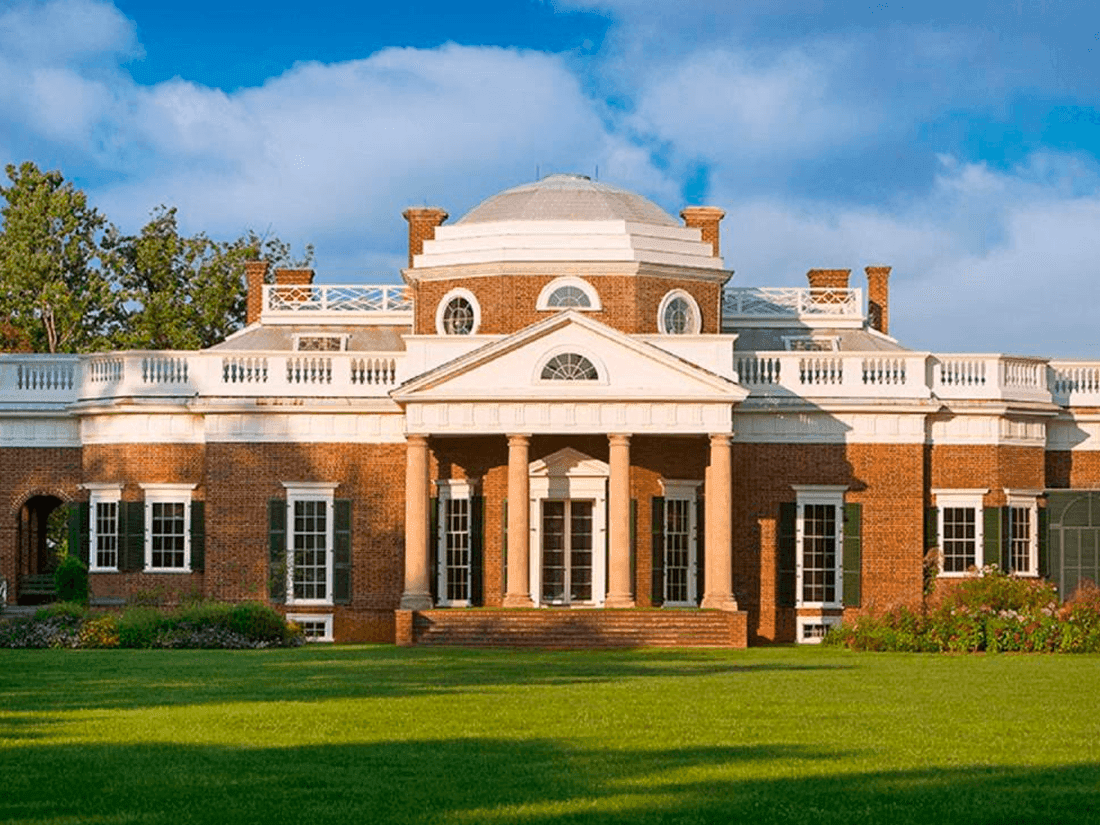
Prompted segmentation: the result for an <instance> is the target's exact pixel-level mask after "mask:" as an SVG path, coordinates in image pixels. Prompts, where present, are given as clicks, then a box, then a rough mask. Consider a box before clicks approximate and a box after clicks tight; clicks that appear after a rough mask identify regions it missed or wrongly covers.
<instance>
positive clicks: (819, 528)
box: [795, 485, 846, 607]
mask: <svg viewBox="0 0 1100 825" xmlns="http://www.w3.org/2000/svg"><path fill="white" fill-rule="evenodd" d="M845 489H846V488H844V487H838V486H835V485H799V486H796V487H795V492H796V493H797V507H798V510H797V524H796V531H797V532H796V556H795V564H796V571H795V572H796V578H795V581H796V584H795V594H796V605H797V606H798V607H840V606H841V604H842V598H843V595H844V584H843V575H844V574H843V569H844V565H843V558H844V491H845Z"/></svg>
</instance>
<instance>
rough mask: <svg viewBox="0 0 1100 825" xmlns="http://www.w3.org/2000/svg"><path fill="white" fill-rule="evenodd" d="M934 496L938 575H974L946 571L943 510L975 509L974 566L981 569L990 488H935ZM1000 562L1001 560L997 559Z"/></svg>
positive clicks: (957, 571) (959, 576) (957, 576)
mask: <svg viewBox="0 0 1100 825" xmlns="http://www.w3.org/2000/svg"><path fill="white" fill-rule="evenodd" d="M931 492H932V497H933V500H934V502H935V505H936V537H937V541H936V544H937V546H938V547H939V552H940V563H939V573H938V575H939V576H940V577H942V578H945V579H960V578H965V577H967V576H970V575H972V574H971V573H970V571H969V570H953V571H946V570H944V569H943V540H944V539H943V511H944V508H946V507H950V508H953V509H962V510H973V511H974V567H975V568H976V569H978V570H981V569H982V567H983V566H985V564H986V561H985V509H984V500H983V498H984V496H985V494H986V493H988V492H989V490H988V489H981V488H971V489H955V490H948V489H939V488H936V489H933V490H932V491H931ZM997 562H998V563H1000V560H999V559H998V560H997Z"/></svg>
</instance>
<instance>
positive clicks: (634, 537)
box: [630, 498, 638, 603]
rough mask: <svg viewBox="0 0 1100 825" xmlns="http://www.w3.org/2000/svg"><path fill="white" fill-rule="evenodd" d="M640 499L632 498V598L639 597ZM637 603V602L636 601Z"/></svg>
mask: <svg viewBox="0 0 1100 825" xmlns="http://www.w3.org/2000/svg"><path fill="white" fill-rule="evenodd" d="M637 548H638V499H636V498H632V499H630V598H632V599H635V600H637V598H638V582H637V579H638V552H637ZM635 603H637V602H636V601H635Z"/></svg>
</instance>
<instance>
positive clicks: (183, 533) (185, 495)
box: [141, 484, 195, 573]
mask: <svg viewBox="0 0 1100 825" xmlns="http://www.w3.org/2000/svg"><path fill="white" fill-rule="evenodd" d="M141 488H142V490H143V491H144V492H145V570H146V572H153V573H181V572H188V571H190V569H191V492H192V491H193V490H194V489H195V485H194V484H142V485H141Z"/></svg>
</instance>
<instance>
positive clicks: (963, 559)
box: [940, 507, 977, 573]
mask: <svg viewBox="0 0 1100 825" xmlns="http://www.w3.org/2000/svg"><path fill="white" fill-rule="evenodd" d="M976 538H977V513H976V509H975V508H974V507H944V508H943V536H942V538H941V542H940V543H941V544H942V545H943V546H942V547H941V548H940V552H941V554H942V555H943V572H944V573H965V572H966V571H967V570H969V569H970V568H971V567H973V566H974V564H975V559H976V558H977V556H976V549H977V541H976Z"/></svg>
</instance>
